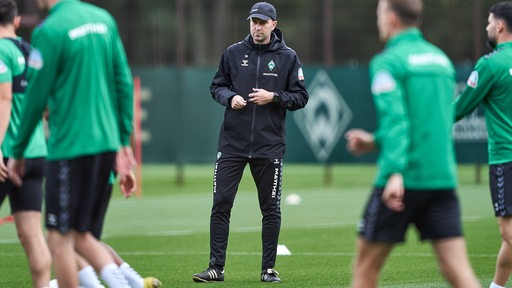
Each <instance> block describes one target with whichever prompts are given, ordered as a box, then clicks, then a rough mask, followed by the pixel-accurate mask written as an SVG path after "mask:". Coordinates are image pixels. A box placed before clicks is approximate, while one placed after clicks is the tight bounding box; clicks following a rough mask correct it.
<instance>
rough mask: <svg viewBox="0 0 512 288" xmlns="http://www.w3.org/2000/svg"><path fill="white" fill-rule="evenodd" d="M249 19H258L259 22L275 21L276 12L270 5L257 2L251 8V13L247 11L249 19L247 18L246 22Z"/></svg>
mask: <svg viewBox="0 0 512 288" xmlns="http://www.w3.org/2000/svg"><path fill="white" fill-rule="evenodd" d="M251 18H258V19H261V20H265V21H266V20H270V19H272V20H274V21H275V20H277V12H276V8H274V6H272V4H270V3H267V2H258V3H256V4H254V5H253V6H252V8H251V11H249V17H247V20H249V19H251Z"/></svg>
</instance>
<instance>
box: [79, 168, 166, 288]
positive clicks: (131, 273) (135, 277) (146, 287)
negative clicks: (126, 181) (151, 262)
mask: <svg viewBox="0 0 512 288" xmlns="http://www.w3.org/2000/svg"><path fill="white" fill-rule="evenodd" d="M114 182H115V175H114V173H111V175H110V178H109V183H108V185H107V187H106V189H105V193H103V194H102V195H100V200H99V203H100V204H99V207H98V209H97V213H96V217H95V219H94V221H93V225H92V229H91V233H92V235H93V236H94V238H96V239H98V240H99V241H100V243H101V245H103V246H104V247H105V249H107V250H108V252H109V253H110V255H111V256H112V257H113V258H114V262H115V263H116V265H117V266H118V267H119V271H120V272H121V274H122V275H123V276H124V278H125V279H126V281H127V282H128V284H130V287H133V288H157V287H160V286H162V282H161V281H160V280H158V279H157V278H154V277H146V278H142V276H140V274H139V273H138V272H137V271H136V270H135V269H133V268H132V267H131V266H130V265H129V264H128V263H126V262H125V261H124V259H122V258H121V256H119V255H118V254H117V252H116V251H115V250H114V248H112V247H111V246H109V245H108V244H106V243H104V242H101V240H100V239H101V234H102V232H103V224H104V223H105V216H106V214H107V210H108V204H109V202H110V197H111V195H112V188H113V184H114ZM83 261H84V262H85V263H87V262H86V261H85V260H83ZM87 264H88V263H87ZM89 267H91V266H89ZM81 284H82V283H81ZM84 286H85V285H84Z"/></svg>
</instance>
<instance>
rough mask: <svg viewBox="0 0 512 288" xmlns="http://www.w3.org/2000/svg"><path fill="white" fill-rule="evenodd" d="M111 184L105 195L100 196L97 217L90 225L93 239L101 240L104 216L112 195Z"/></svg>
mask: <svg viewBox="0 0 512 288" xmlns="http://www.w3.org/2000/svg"><path fill="white" fill-rule="evenodd" d="M112 188H113V186H112V184H111V183H109V184H108V185H107V188H106V189H105V193H103V194H102V196H101V197H102V198H103V199H102V200H101V201H100V206H99V207H98V213H97V215H96V216H97V217H96V219H95V220H94V223H92V228H91V233H92V236H94V238H96V239H98V240H101V234H102V232H103V224H104V222H105V215H106V214H107V209H108V204H109V202H110V196H111V195H112Z"/></svg>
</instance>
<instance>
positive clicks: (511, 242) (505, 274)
mask: <svg viewBox="0 0 512 288" xmlns="http://www.w3.org/2000/svg"><path fill="white" fill-rule="evenodd" d="M498 225H499V228H500V234H501V239H502V240H501V247H500V251H499V252H498V257H497V259H496V271H495V274H494V279H493V282H494V283H495V284H497V285H500V286H503V287H505V284H507V281H508V279H509V277H510V274H511V272H512V217H510V216H507V217H498Z"/></svg>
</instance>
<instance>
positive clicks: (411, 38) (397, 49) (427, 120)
mask: <svg viewBox="0 0 512 288" xmlns="http://www.w3.org/2000/svg"><path fill="white" fill-rule="evenodd" d="M370 76H371V81H372V94H373V98H374V102H375V105H376V108H377V109H376V110H377V127H378V128H377V131H375V133H374V135H375V143H376V146H377V148H378V150H379V157H378V167H379V169H378V173H377V177H376V180H375V185H376V186H377V187H384V186H385V185H386V183H387V180H388V178H389V176H390V175H391V174H394V173H399V174H402V176H403V178H404V186H405V188H407V189H421V190H431V189H452V188H455V187H456V177H457V176H456V165H455V153H454V147H453V139H452V123H453V107H452V101H453V97H454V91H455V70H454V68H453V65H452V63H451V61H450V60H449V59H448V57H447V56H446V55H445V53H443V52H442V51H441V50H440V49H438V48H437V47H435V46H434V45H432V44H430V43H429V42H427V41H425V39H424V38H423V36H422V34H421V32H420V31H419V30H418V29H417V28H411V29H407V30H404V31H402V32H400V33H399V34H397V35H395V36H394V37H392V38H391V39H389V41H388V42H387V43H386V47H385V50H384V51H383V52H382V53H381V54H378V55H376V56H375V57H374V58H373V59H372V61H371V64H370Z"/></svg>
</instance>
